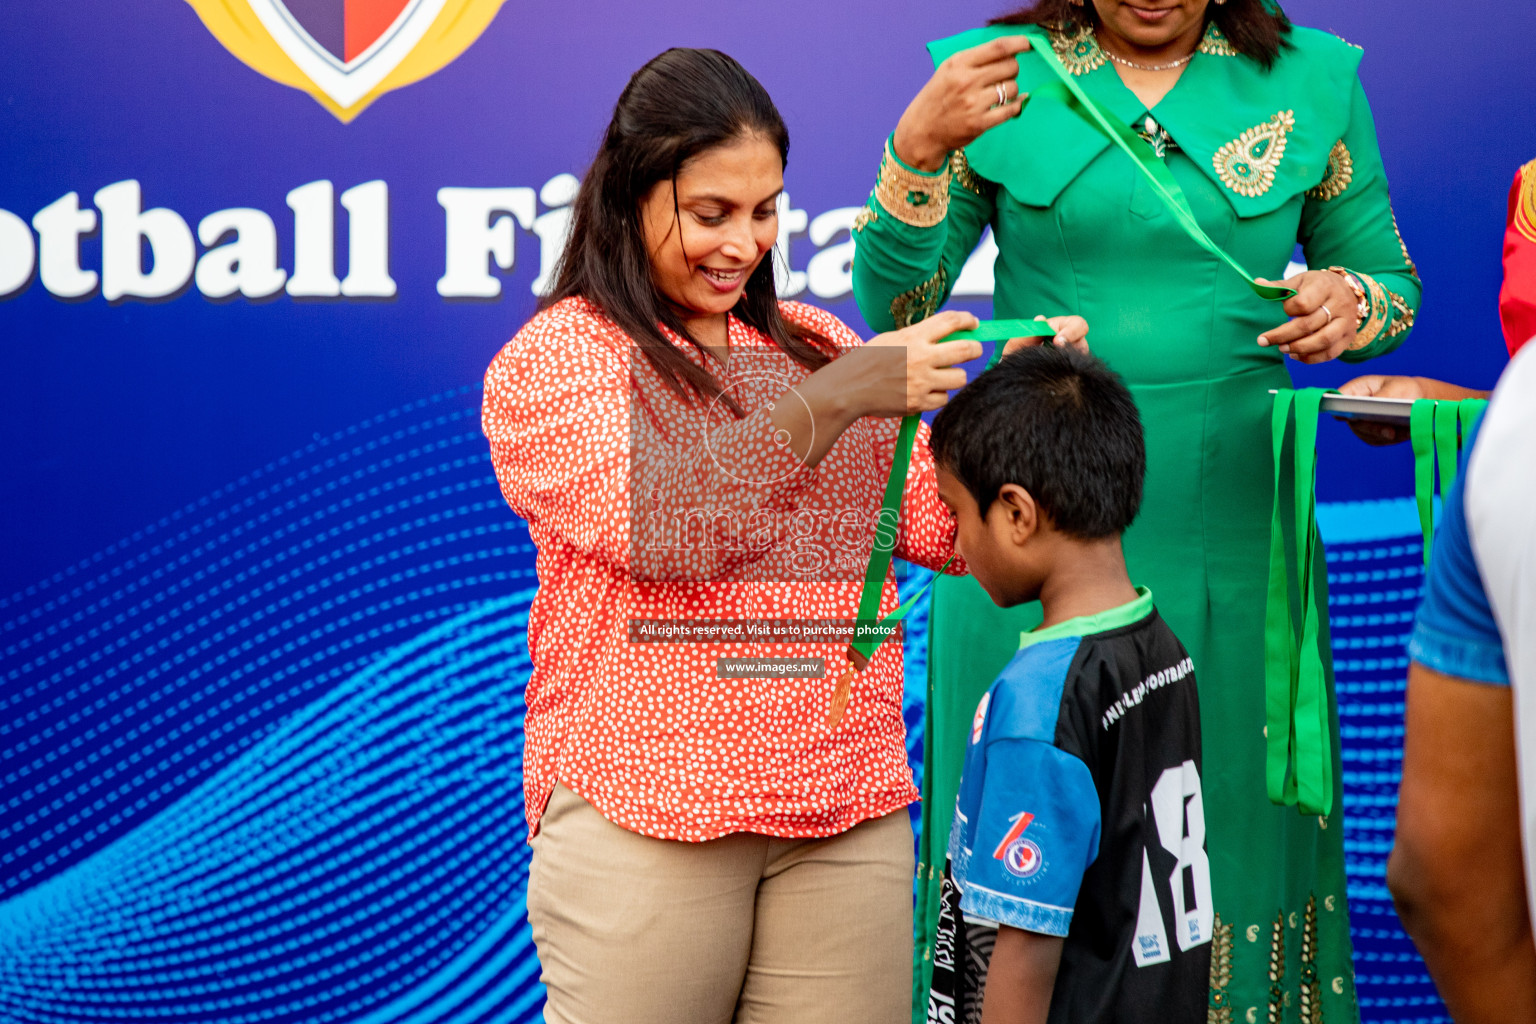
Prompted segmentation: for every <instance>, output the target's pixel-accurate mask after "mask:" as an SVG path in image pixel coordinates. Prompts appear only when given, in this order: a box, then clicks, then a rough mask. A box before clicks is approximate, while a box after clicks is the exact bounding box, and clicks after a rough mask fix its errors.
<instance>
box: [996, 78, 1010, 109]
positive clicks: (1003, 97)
mask: <svg viewBox="0 0 1536 1024" xmlns="http://www.w3.org/2000/svg"><path fill="white" fill-rule="evenodd" d="M997 105H998V106H1000V107H1006V106H1007V105H1008V89H1007V87H1006V86H1004V85H1003V83H1002V82H998V83H997Z"/></svg>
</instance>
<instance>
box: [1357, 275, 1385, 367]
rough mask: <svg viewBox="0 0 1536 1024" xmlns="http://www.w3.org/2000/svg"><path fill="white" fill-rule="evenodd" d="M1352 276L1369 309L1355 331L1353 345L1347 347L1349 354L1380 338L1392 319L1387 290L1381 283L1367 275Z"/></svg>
mask: <svg viewBox="0 0 1536 1024" xmlns="http://www.w3.org/2000/svg"><path fill="white" fill-rule="evenodd" d="M1354 276H1355V278H1356V279H1357V280H1359V282H1360V284H1361V285H1362V286H1364V288H1365V292H1366V296H1367V298H1368V299H1369V303H1370V308H1369V310H1368V311H1367V313H1366V318H1365V319H1364V320H1362V321H1361V323H1360V326H1359V327H1358V328H1356V330H1355V341H1354V344H1352V345H1350V346H1349V350H1350V351H1351V352H1354V351H1357V350H1358V349H1362V348H1365V347H1366V346H1367V345H1369V344H1370V343H1371V342H1373V341H1375V340H1376V339H1377V338H1378V337H1380V336H1381V332H1382V331H1383V330H1385V329H1386V326H1387V323H1388V322H1389V321H1390V320H1391V319H1392V303H1391V301H1390V300H1389V299H1388V298H1387V290H1386V288H1384V287H1382V284H1381V282H1380V281H1377V280H1376V279H1375V278H1374V277H1372V276H1371V275H1369V274H1359V273H1357V274H1355V275H1354Z"/></svg>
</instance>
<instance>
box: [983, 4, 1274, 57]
mask: <svg viewBox="0 0 1536 1024" xmlns="http://www.w3.org/2000/svg"><path fill="white" fill-rule="evenodd" d="M1205 18H1206V21H1207V22H1208V23H1209V22H1212V21H1214V22H1215V23H1216V27H1217V28H1219V29H1221V34H1222V35H1224V36H1226V37H1227V42H1229V43H1231V44H1232V45H1233V47H1235V48H1236V50H1237V52H1238V53H1241V54H1242V55H1243V56H1245V57H1251V58H1252V59H1253V60H1256V61H1258V62H1259V64H1261V65H1263V67H1264V69H1265V70H1266V71H1267V70H1268V69H1269V68H1271V67H1273V66H1274V63H1275V60H1276V58H1278V57H1279V56H1280V51H1281V49H1282V48H1284V47H1285V46H1287V45H1288V43H1287V41H1286V36H1288V35H1290V34H1291V19H1289V18H1287V17H1286V16H1285V12H1284V11H1282V10H1281V9H1280V5H1279V4H1277V3H1274V2H1272V0H1227V2H1226V3H1212V4H1211V5H1210V6H1209V7H1207V8H1206V11H1205ZM1098 23H1099V15H1098V12H1097V11H1096V10H1094V7H1093V0H1083V3H1082V5H1081V6H1078V5H1077V4H1074V3H1072V2H1071V0H1036V2H1035V3H1034V4H1031V5H1030V6H1029V7H1021V8H1020V9H1018V10H1017V11H1014V12H1013V13H1011V14H1005V15H1003V16H1002V17H1000V18H993V19H992V20H991V21H990V22H988V24H989V25H1047V26H1050V27H1053V28H1061V29H1065V30H1067V31H1071V30H1073V29H1077V28H1082V27H1085V26H1088V25H1097V24H1098Z"/></svg>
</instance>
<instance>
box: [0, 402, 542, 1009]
mask: <svg viewBox="0 0 1536 1024" xmlns="http://www.w3.org/2000/svg"><path fill="white" fill-rule="evenodd" d="M478 400H479V390H478V388H473V389H465V390H463V391H460V392H456V393H453V394H450V395H442V396H438V397H436V398H433V399H430V400H427V401H423V402H420V403H417V404H415V405H412V406H409V407H406V408H404V409H399V410H395V411H394V412H391V413H389V414H387V415H384V416H381V417H378V418H377V419H375V420H372V421H369V422H367V423H364V424H360V425H358V426H357V427H354V428H350V429H348V430H346V431H344V432H341V433H339V434H337V435H335V436H333V437H330V438H326V439H323V440H320V441H317V442H316V443H315V444H313V445H310V446H307V447H306V448H305V449H303V450H301V451H299V452H296V453H294V454H293V455H292V456H290V457H287V458H285V459H282V460H279V461H278V462H275V463H273V464H272V465H270V466H267V467H265V468H264V469H262V470H260V471H259V472H256V473H253V474H251V475H250V476H248V477H247V478H245V479H242V480H240V481H238V482H236V483H235V484H233V485H231V486H229V487H227V488H224V489H223V490H221V491H220V492H218V493H216V494H213V495H210V496H208V497H207V498H206V499H204V500H202V501H199V502H198V503H196V504H195V505H193V506H190V507H188V508H185V509H182V510H181V511H180V512H178V513H176V514H174V515H172V516H169V517H167V518H166V519H165V520H163V521H161V522H160V523H157V524H155V525H154V526H153V527H150V528H148V529H146V530H143V531H141V532H140V533H138V534H136V535H134V536H133V537H130V538H128V539H127V540H125V541H124V542H122V543H120V544H118V545H115V546H114V547H113V548H112V549H109V550H108V551H106V552H103V553H102V554H101V555H99V556H97V557H95V558H93V559H91V560H89V561H88V562H86V563H83V564H81V565H78V566H76V567H74V568H73V569H71V570H69V571H67V572H64V573H61V574H59V575H58V576H56V577H54V578H52V579H50V580H47V581H45V582H44V583H41V584H39V585H38V586H35V587H33V588H31V589H29V590H28V591H26V592H24V593H22V594H18V595H15V596H14V597H12V598H10V599H8V600H6V601H4V602H0V615H4V616H5V617H6V618H5V620H4V625H3V626H0V655H3V662H0V664H3V669H4V679H5V684H4V688H3V691H0V692H3V696H0V708H3V713H0V722H3V723H4V724H3V725H0V783H3V787H4V788H3V791H0V793H3V796H0V895H6V896H9V897H10V898H9V899H7V900H6V901H5V902H3V903H0V1020H5V1021H7V1022H11V1021H15V1022H33V1021H36V1022H49V1024H64V1022H70V1024H73V1022H86V1021H114V1022H116V1021H135V1020H138V1021H155V1022H172V1021H220V1022H243V1021H294V1022H298V1021H305V1022H310V1021H377V1022H380V1024H382V1022H385V1021H390V1022H406V1021H411V1022H417V1021H419V1022H423V1024H424V1022H427V1021H432V1022H438V1021H464V1022H466V1024H467V1022H470V1021H519V1020H528V1019H533V1018H535V1017H536V1016H537V1010H538V1007H539V1005H540V1004H541V1003H542V998H543V994H542V989H541V988H540V986H539V985H538V980H537V976H538V967H537V962H536V960H535V959H534V957H533V955H532V952H531V943H530V939H529V936H528V932H527V925H526V923H525V920H524V917H525V912H524V902H523V898H524V890H523V884H524V883H523V880H524V879H525V878H526V873H527V862H528V854H527V846H526V830H525V828H524V825H523V816H522V810H523V809H522V802H521V785H520V783H521V770H522V762H521V748H522V731H521V707H522V692H523V687H524V685H525V684H526V681H527V677H528V670H529V664H528V656H527V648H526V626H527V609H528V603H529V601H530V599H531V597H532V594H533V586H534V582H535V581H534V577H533V570H532V547H531V545H530V544H529V542H528V536H527V532H526V529H525V528H524V526H523V525H522V524H521V522H519V521H518V520H517V519H516V517H514V516H513V515H512V514H511V513H510V512H509V511H508V510H507V509H506V506H505V504H504V503H503V502H502V500H501V496H500V494H499V492H498V490H497V488H496V484H495V480H494V477H493V476H492V474H491V472H490V467H489V463H488V460H487V458H486V454H485V442H484V439H483V438H482V437H481V436H480V432H479V425H478Z"/></svg>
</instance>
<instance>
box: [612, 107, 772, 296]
mask: <svg viewBox="0 0 1536 1024" xmlns="http://www.w3.org/2000/svg"><path fill="white" fill-rule="evenodd" d="M783 191H784V161H783V159H782V158H781V157H780V156H779V151H778V149H777V148H776V147H775V146H774V144H773V143H772V142H770V141H769V140H768V139H766V138H764V137H763V136H761V135H748V136H744V137H743V138H740V139H738V140H736V141H734V142H730V143H727V144H725V145H722V146H716V147H714V148H713V149H707V150H705V151H704V152H702V153H700V154H698V155H697V156H695V157H694V158H693V159H691V160H689V161H688V162H687V163H685V164H684V165H683V166H682V168H681V169H680V170H679V171H678V172H677V197H676V205H675V206H674V204H673V195H672V182H671V181H660V182H657V183H656V185H655V186H653V187H652V188H651V190H650V192H648V193H646V196H645V198H644V199H642V200H641V201H640V223H641V229H642V232H643V234H644V238H645V249H646V252H647V253H648V254H649V255H650V260H651V274H652V277H653V279H654V280H655V282H656V286H657V287H658V288H659V289H661V293H662V294H663V295H664V296H666V299H667V301H668V302H669V303H671V305H672V306H673V308H675V309H676V310H677V312H678V313H679V314H680V315H681V316H682V318H683V320H684V321H685V322H687V321H692V320H699V319H703V318H706V317H712V316H719V315H721V314H724V313H727V312H729V311H730V310H731V309H732V307H734V306H735V305H736V301H737V300H738V299H740V298H741V292H742V289H743V288H745V287H746V284H747V279H748V278H749V277H751V276H752V273H753V271H755V270H756V269H757V267H758V264H760V263H762V261H763V257H764V256H766V255H768V253H769V252H770V251H771V250H772V249H773V243H774V241H775V240H776V239H777V238H778V234H779V217H778V199H779V193H781V192H783Z"/></svg>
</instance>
